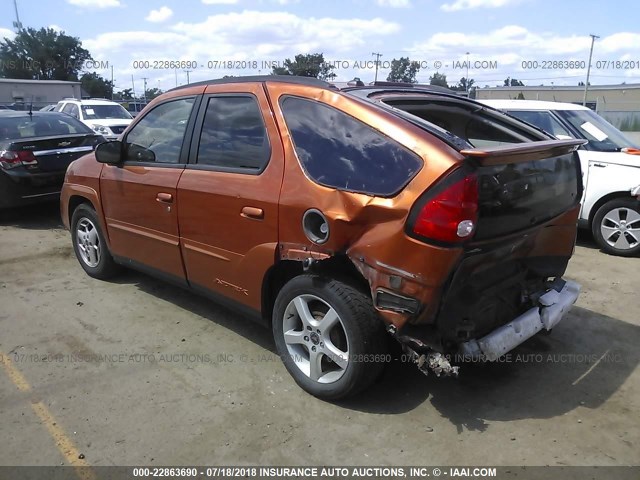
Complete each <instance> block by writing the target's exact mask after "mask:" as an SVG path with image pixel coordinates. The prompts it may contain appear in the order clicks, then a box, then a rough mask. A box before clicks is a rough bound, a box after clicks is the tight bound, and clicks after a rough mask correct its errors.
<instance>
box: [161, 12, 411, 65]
mask: <svg viewBox="0 0 640 480" xmlns="http://www.w3.org/2000/svg"><path fill="white" fill-rule="evenodd" d="M173 31H175V32H178V33H181V34H183V35H185V37H187V38H189V40H190V50H191V52H192V54H195V55H198V56H204V55H207V56H210V55H211V52H218V53H219V54H223V55H225V54H226V55H229V54H231V55H233V54H234V53H235V54H236V55H238V54H239V55H240V56H242V55H246V56H249V57H251V56H253V53H254V52H256V51H259V50H262V51H264V50H267V51H271V52H273V53H274V54H275V53H277V52H283V51H284V52H287V54H289V55H291V54H294V53H300V52H305V53H310V52H316V51H322V52H324V53H325V56H326V55H330V54H331V53H334V54H337V53H340V52H345V51H349V50H353V49H357V48H358V47H364V46H366V45H367V44H368V42H370V41H371V40H372V39H374V38H377V37H379V36H381V35H388V34H392V33H397V32H399V31H400V26H399V25H398V24H396V23H393V22H389V21H387V20H383V19H381V18H374V19H371V20H364V19H358V18H354V19H338V18H331V17H324V18H314V17H310V18H304V17H299V16H297V15H294V14H292V13H287V12H259V11H250V10H245V11H243V12H240V13H238V12H233V13H227V14H220V15H214V16H210V17H208V18H207V19H206V20H204V21H203V22H200V23H185V22H181V23H178V24H177V25H175V26H174V27H173ZM216 44H217V45H218V46H217V47H216V48H213V47H212V46H213V45H216Z"/></svg>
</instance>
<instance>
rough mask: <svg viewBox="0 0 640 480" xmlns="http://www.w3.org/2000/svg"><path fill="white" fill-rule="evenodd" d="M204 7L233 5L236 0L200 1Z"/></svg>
mask: <svg viewBox="0 0 640 480" xmlns="http://www.w3.org/2000/svg"><path fill="white" fill-rule="evenodd" d="M202 3H204V4H205V5H235V4H236V3H238V0H202Z"/></svg>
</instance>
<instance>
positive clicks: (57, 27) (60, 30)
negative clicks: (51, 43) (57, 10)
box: [47, 23, 64, 33]
mask: <svg viewBox="0 0 640 480" xmlns="http://www.w3.org/2000/svg"><path fill="white" fill-rule="evenodd" d="M47 28H51V29H52V30H55V31H56V32H58V33H60V32H63V31H64V28H62V27H61V26H60V25H56V24H55V23H52V24H51V25H49V26H48V27H47Z"/></svg>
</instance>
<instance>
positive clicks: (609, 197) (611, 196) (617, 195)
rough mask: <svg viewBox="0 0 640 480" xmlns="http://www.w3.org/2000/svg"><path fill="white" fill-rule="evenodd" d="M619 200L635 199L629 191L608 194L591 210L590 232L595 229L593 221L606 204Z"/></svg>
mask: <svg viewBox="0 0 640 480" xmlns="http://www.w3.org/2000/svg"><path fill="white" fill-rule="evenodd" d="M617 198H633V197H632V196H631V194H630V193H629V191H628V190H627V191H620V192H611V193H607V194H606V195H605V196H603V197H601V198H599V199H598V201H597V202H596V203H594V204H593V205H592V206H591V210H590V211H589V225H588V227H589V230H591V229H592V228H593V219H594V218H595V216H596V213H598V210H600V207H602V206H603V205H604V204H605V203H607V202H609V201H611V200H614V199H617Z"/></svg>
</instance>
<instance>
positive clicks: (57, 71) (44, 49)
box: [0, 28, 91, 80]
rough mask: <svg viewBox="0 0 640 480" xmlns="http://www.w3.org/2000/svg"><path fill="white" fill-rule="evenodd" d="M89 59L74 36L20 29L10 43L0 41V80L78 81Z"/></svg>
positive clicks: (89, 55)
mask: <svg viewBox="0 0 640 480" xmlns="http://www.w3.org/2000/svg"><path fill="white" fill-rule="evenodd" d="M87 60H91V54H90V53H89V51H88V50H86V49H84V48H82V42H81V41H80V40H79V39H78V38H77V37H71V36H69V35H66V34H65V33H64V32H60V33H58V32H56V31H55V30H53V29H52V28H41V29H40V30H36V29H34V28H27V29H22V30H20V31H19V32H18V34H17V35H16V36H15V37H14V39H13V40H9V39H8V38H6V37H5V38H4V39H3V40H0V77H5V78H32V79H40V80H78V73H79V72H80V71H81V70H82V68H83V66H84V63H85V62H86V61H87Z"/></svg>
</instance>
